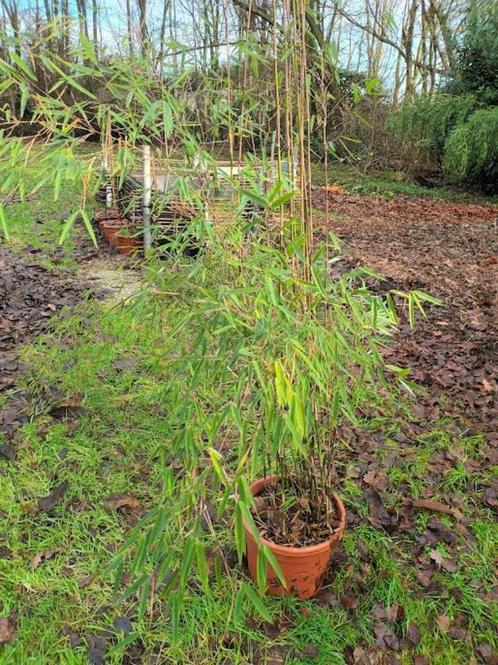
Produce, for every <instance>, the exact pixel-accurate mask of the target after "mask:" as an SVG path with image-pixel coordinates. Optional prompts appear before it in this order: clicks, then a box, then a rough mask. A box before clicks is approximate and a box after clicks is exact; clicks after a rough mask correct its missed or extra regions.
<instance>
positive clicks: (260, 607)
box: [243, 582, 272, 622]
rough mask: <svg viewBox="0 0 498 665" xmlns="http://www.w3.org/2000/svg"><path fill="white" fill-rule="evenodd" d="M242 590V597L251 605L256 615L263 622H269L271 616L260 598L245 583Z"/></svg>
mask: <svg viewBox="0 0 498 665" xmlns="http://www.w3.org/2000/svg"><path fill="white" fill-rule="evenodd" d="M243 590H244V595H245V597H246V598H247V600H248V601H249V602H250V603H251V605H252V606H253V608H254V609H255V610H256V612H257V614H258V615H259V616H260V617H261V618H262V619H264V621H268V622H271V620H272V617H271V614H270V613H269V612H268V610H267V609H266V607H265V606H264V603H263V602H262V600H261V598H259V596H258V595H257V594H256V593H254V589H253V588H252V587H251V586H250V585H249V584H247V583H246V582H244V583H243Z"/></svg>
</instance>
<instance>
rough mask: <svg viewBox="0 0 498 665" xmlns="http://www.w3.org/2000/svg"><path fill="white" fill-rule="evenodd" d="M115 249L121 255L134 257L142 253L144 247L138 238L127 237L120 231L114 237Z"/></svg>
mask: <svg viewBox="0 0 498 665" xmlns="http://www.w3.org/2000/svg"><path fill="white" fill-rule="evenodd" d="M112 244H113V245H114V247H116V249H117V250H118V252H119V253H120V254H124V255H125V256H133V255H135V254H137V253H138V252H139V251H140V248H141V247H142V241H141V240H140V238H137V237H136V236H125V235H122V234H121V233H120V231H118V232H117V233H116V235H115V236H114V239H113V243H112Z"/></svg>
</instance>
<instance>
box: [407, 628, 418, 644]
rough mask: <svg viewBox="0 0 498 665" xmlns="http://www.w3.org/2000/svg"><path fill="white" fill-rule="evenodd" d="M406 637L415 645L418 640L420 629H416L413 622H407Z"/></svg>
mask: <svg viewBox="0 0 498 665" xmlns="http://www.w3.org/2000/svg"><path fill="white" fill-rule="evenodd" d="M406 637H407V638H408V639H409V640H410V642H411V643H412V644H413V646H417V644H419V642H420V630H419V629H418V626H416V625H415V624H414V623H411V624H409V626H408V629H407V631H406Z"/></svg>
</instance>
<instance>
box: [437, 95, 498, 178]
mask: <svg viewBox="0 0 498 665" xmlns="http://www.w3.org/2000/svg"><path fill="white" fill-rule="evenodd" d="M443 166H444V171H445V173H446V175H447V177H448V180H450V181H451V182H453V183H455V184H460V185H470V186H472V185H476V184H478V185H481V186H482V187H484V188H490V189H492V190H494V191H498V107H494V108H490V109H482V110H480V111H476V112H475V113H474V114H473V115H472V116H470V118H469V120H468V121H467V122H465V123H464V124H461V125H458V126H457V127H456V128H455V129H454V131H453V132H452V133H451V134H450V136H449V137H448V140H447V141H446V143H445V147H444V159H443Z"/></svg>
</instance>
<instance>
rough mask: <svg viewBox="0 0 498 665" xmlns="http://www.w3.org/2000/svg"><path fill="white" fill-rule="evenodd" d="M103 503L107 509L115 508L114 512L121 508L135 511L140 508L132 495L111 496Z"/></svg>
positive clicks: (138, 502)
mask: <svg viewBox="0 0 498 665" xmlns="http://www.w3.org/2000/svg"><path fill="white" fill-rule="evenodd" d="M105 503H106V505H107V506H109V508H115V509H116V510H119V509H121V508H129V509H130V510H137V509H138V508H140V501H139V500H138V499H137V498H136V497H135V496H133V495H132V494H111V496H108V497H107V499H105Z"/></svg>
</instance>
